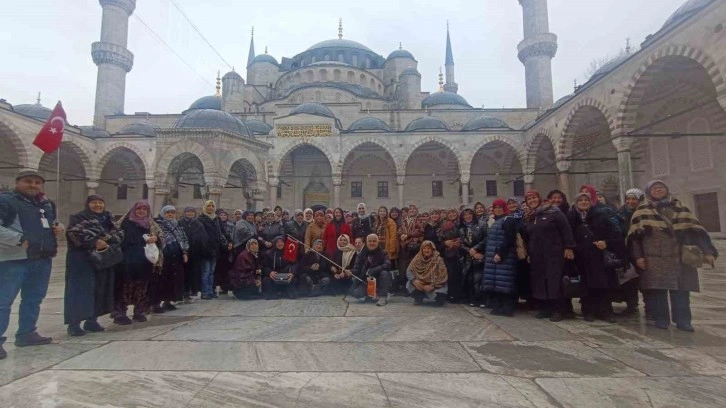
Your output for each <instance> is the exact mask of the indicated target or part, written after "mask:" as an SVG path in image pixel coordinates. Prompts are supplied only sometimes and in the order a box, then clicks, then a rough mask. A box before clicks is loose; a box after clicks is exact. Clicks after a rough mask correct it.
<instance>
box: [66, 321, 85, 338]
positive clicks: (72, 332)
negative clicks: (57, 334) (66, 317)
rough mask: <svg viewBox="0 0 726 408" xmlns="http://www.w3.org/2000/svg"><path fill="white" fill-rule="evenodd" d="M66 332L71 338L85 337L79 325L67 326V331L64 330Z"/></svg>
mask: <svg viewBox="0 0 726 408" xmlns="http://www.w3.org/2000/svg"><path fill="white" fill-rule="evenodd" d="M66 331H67V332H68V335H69V336H72V337H80V336H85V335H86V332H85V331H84V330H83V329H81V325H80V323H71V324H69V325H68V329H67V330H66Z"/></svg>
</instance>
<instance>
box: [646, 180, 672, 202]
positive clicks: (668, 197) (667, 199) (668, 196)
mask: <svg viewBox="0 0 726 408" xmlns="http://www.w3.org/2000/svg"><path fill="white" fill-rule="evenodd" d="M658 183H660V184H663V185H664V186H665V185H666V184H665V183H664V182H662V181H660V180H653V181H651V182H649V183H648V184H647V185H646V186H645V199H646V201H648V202H650V203H653V205H654V206H656V207H658V208H663V207H667V206H668V205H669V204H670V203H671V189H669V188H668V186H666V191H667V193H666V196H665V197H663V198H661V199H660V200H655V199H654V198H653V195H652V194H651V193H650V189H651V188H653V185H654V184H658Z"/></svg>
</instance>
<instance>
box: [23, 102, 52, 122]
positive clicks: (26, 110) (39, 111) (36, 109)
mask: <svg viewBox="0 0 726 408" xmlns="http://www.w3.org/2000/svg"><path fill="white" fill-rule="evenodd" d="M13 110H14V111H15V112H17V113H19V114H21V115H23V116H30V117H31V118H35V119H40V120H46V119H48V118H49V117H50V114H51V112H53V111H52V110H51V109H48V108H46V107H45V106H43V105H41V104H39V103H33V104H30V103H28V104H23V105H17V106H13Z"/></svg>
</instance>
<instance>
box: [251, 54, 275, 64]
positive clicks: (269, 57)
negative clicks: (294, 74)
mask: <svg viewBox="0 0 726 408" xmlns="http://www.w3.org/2000/svg"><path fill="white" fill-rule="evenodd" d="M256 62H268V63H270V64H272V65H280V64H278V63H277V60H276V59H275V57H273V56H272V55H269V54H260V55H258V56H256V57H255V59H253V60H252V63H253V64H254V63H256Z"/></svg>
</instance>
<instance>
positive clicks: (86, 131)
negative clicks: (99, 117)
mask: <svg viewBox="0 0 726 408" xmlns="http://www.w3.org/2000/svg"><path fill="white" fill-rule="evenodd" d="M79 128H80V129H81V135H83V136H86V137H90V138H94V139H95V138H97V137H110V136H111V134H110V133H108V132H107V131H105V130H104V129H101V128H100V127H96V126H79Z"/></svg>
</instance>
